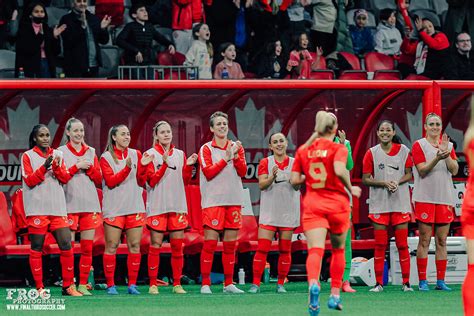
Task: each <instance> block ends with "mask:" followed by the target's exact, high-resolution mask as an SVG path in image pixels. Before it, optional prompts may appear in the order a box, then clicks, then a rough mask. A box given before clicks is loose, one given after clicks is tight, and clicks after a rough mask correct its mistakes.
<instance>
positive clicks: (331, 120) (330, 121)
mask: <svg viewBox="0 0 474 316" xmlns="http://www.w3.org/2000/svg"><path fill="white" fill-rule="evenodd" d="M336 124H337V118H336V115H334V114H333V113H330V112H326V111H318V113H316V126H315V128H314V129H315V131H316V132H318V135H320V136H323V135H326V134H328V133H331V132H332V131H333V130H334V127H335V126H336Z"/></svg>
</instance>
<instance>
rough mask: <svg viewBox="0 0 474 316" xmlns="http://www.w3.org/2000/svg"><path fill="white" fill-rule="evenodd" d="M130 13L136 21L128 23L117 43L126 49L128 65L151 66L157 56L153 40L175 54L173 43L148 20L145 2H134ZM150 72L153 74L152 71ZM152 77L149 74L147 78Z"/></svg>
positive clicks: (126, 62) (125, 58) (125, 57)
mask: <svg viewBox="0 0 474 316" xmlns="http://www.w3.org/2000/svg"><path fill="white" fill-rule="evenodd" d="M129 13H130V17H131V18H132V19H134V20H135V21H133V22H130V23H127V25H125V27H124V29H123V30H122V32H120V34H119V35H118V36H117V45H118V46H119V47H121V48H123V49H124V50H125V51H124V55H123V57H124V61H125V64H126V65H131V66H149V65H152V64H154V63H155V60H156V58H155V56H154V54H153V49H152V44H153V40H155V41H157V42H158V43H160V44H162V45H164V46H165V47H167V48H168V51H169V53H170V54H171V55H174V53H175V48H174V46H173V43H171V42H170V41H169V40H168V39H167V38H166V37H165V36H164V35H162V34H161V33H160V32H158V31H157V30H156V29H155V27H154V26H153V25H152V24H151V23H149V22H148V12H147V10H146V7H145V5H144V4H142V3H136V4H134V5H133V6H132V7H131V8H130V11H129ZM150 74H151V75H153V74H152V72H150ZM151 78H152V77H151V76H149V78H147V79H151Z"/></svg>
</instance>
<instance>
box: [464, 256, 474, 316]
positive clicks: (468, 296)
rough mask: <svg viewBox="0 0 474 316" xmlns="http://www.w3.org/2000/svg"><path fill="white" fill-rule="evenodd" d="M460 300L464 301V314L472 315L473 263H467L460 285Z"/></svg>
mask: <svg viewBox="0 0 474 316" xmlns="http://www.w3.org/2000/svg"><path fill="white" fill-rule="evenodd" d="M462 300H463V301H464V315H466V316H472V315H474V264H473V263H471V264H468V266H467V275H466V279H464V284H463V285H462Z"/></svg>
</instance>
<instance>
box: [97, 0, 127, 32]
mask: <svg viewBox="0 0 474 316" xmlns="http://www.w3.org/2000/svg"><path fill="white" fill-rule="evenodd" d="M124 11H125V5H124V1H123V0H95V15H96V16H97V17H98V18H99V19H103V18H104V17H105V16H110V18H111V19H112V21H111V22H110V25H114V26H120V25H122V24H123V13H124Z"/></svg>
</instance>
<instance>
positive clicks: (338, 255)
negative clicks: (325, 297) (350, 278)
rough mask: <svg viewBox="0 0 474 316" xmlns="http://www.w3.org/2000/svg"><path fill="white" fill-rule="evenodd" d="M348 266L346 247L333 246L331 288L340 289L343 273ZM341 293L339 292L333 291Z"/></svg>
mask: <svg viewBox="0 0 474 316" xmlns="http://www.w3.org/2000/svg"><path fill="white" fill-rule="evenodd" d="M345 267H346V258H345V257H344V248H333V249H332V255H331V265H330V267H329V268H330V274H331V288H332V289H337V290H339V289H340V288H341V286H342V275H343V274H344V269H345ZM332 294H336V295H339V293H332Z"/></svg>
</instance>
